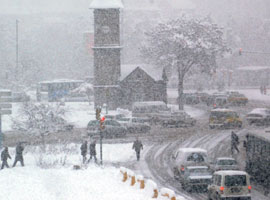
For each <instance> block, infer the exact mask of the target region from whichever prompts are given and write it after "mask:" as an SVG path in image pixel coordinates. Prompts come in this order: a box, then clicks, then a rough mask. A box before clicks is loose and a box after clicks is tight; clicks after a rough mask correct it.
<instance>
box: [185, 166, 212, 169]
mask: <svg viewBox="0 0 270 200" xmlns="http://www.w3.org/2000/svg"><path fill="white" fill-rule="evenodd" d="M187 169H208V167H207V166H187Z"/></svg>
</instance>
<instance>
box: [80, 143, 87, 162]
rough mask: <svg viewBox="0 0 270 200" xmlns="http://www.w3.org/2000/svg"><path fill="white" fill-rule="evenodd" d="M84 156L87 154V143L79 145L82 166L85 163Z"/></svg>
mask: <svg viewBox="0 0 270 200" xmlns="http://www.w3.org/2000/svg"><path fill="white" fill-rule="evenodd" d="M86 154H87V141H84V142H83V143H82V145H81V155H82V157H83V164H84V163H85V161H86Z"/></svg>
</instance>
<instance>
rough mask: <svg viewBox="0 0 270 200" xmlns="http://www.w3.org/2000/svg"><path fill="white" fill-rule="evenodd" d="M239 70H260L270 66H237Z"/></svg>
mask: <svg viewBox="0 0 270 200" xmlns="http://www.w3.org/2000/svg"><path fill="white" fill-rule="evenodd" d="M236 69H237V70H242V71H259V70H266V69H268V70H270V66H243V67H238V68H236Z"/></svg>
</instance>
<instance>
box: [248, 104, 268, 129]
mask: <svg viewBox="0 0 270 200" xmlns="http://www.w3.org/2000/svg"><path fill="white" fill-rule="evenodd" d="M246 119H247V122H248V124H249V125H252V124H255V125H269V124H270V109H268V108H255V109H253V110H252V111H251V112H249V113H248V114H247V116H246Z"/></svg>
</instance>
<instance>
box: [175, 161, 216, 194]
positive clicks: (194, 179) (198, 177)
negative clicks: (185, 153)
mask: <svg viewBox="0 0 270 200" xmlns="http://www.w3.org/2000/svg"><path fill="white" fill-rule="evenodd" d="M211 181H212V174H211V171H210V170H209V167H208V166H188V167H186V170H185V172H184V174H183V178H182V179H180V183H181V185H182V188H183V189H184V190H187V191H189V192H191V191H192V190H194V189H195V190H207V187H208V185H210V184H211Z"/></svg>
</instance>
